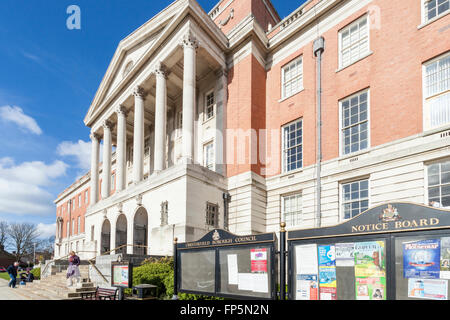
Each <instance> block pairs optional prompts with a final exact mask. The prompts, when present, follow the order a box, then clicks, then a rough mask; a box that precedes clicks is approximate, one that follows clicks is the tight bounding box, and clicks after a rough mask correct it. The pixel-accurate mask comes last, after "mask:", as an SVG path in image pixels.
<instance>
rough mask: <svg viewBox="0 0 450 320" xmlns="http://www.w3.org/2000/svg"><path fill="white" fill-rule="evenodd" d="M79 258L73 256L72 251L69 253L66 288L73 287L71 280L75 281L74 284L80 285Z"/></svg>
mask: <svg viewBox="0 0 450 320" xmlns="http://www.w3.org/2000/svg"><path fill="white" fill-rule="evenodd" d="M80 262H81V261H80V258H79V257H78V256H77V255H76V254H75V252H74V251H71V252H70V257H69V268H68V269H67V286H68V287H72V286H73V280H75V281H76V283H77V284H78V283H80V278H81V275H80V269H79V268H78V266H79V265H80Z"/></svg>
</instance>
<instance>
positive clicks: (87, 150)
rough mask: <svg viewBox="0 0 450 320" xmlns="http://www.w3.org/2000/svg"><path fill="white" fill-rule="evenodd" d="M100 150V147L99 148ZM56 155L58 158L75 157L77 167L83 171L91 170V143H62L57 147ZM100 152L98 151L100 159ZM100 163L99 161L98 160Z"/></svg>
mask: <svg viewBox="0 0 450 320" xmlns="http://www.w3.org/2000/svg"><path fill="white" fill-rule="evenodd" d="M100 148H101V149H102V146H100ZM57 153H58V155H60V156H72V157H75V160H76V162H77V166H78V167H79V168H80V169H82V170H85V171H88V170H90V169H91V142H90V141H88V142H85V141H83V140H78V142H72V141H64V142H61V143H60V144H59V145H58V148H57ZM101 155H102V151H101V150H100V157H101ZM100 161H101V160H100Z"/></svg>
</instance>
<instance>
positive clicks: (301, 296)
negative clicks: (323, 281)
mask: <svg viewBox="0 0 450 320" xmlns="http://www.w3.org/2000/svg"><path fill="white" fill-rule="evenodd" d="M318 289H319V286H318V283H317V274H310V275H297V296H296V299H297V300H318Z"/></svg>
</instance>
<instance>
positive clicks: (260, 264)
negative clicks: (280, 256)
mask: <svg viewBox="0 0 450 320" xmlns="http://www.w3.org/2000/svg"><path fill="white" fill-rule="evenodd" d="M250 256H251V268H252V272H264V273H267V249H266V248H263V249H251V250H250Z"/></svg>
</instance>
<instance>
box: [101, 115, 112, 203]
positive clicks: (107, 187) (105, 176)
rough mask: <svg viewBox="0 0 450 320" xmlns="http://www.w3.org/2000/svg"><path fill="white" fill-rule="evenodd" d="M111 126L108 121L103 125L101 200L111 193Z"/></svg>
mask: <svg viewBox="0 0 450 320" xmlns="http://www.w3.org/2000/svg"><path fill="white" fill-rule="evenodd" d="M111 129H112V124H111V122H109V121H105V122H104V123H103V171H102V199H106V198H108V197H109V195H110V193H111V156H112V141H111Z"/></svg>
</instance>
